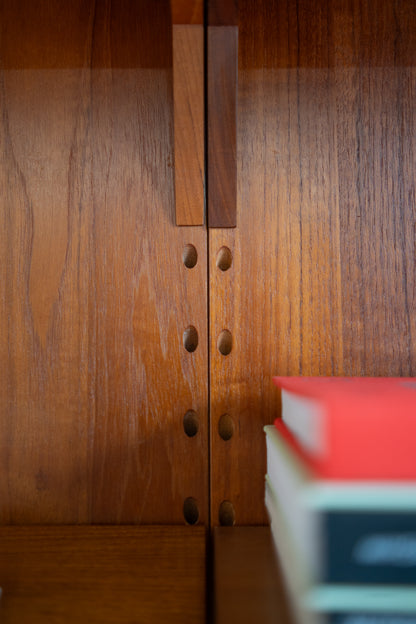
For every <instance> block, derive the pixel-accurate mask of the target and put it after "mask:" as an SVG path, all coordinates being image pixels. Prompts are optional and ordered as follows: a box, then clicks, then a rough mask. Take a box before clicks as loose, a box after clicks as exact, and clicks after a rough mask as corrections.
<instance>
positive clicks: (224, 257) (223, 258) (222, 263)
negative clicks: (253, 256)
mask: <svg viewBox="0 0 416 624" xmlns="http://www.w3.org/2000/svg"><path fill="white" fill-rule="evenodd" d="M232 263H233V255H232V253H231V251H230V250H229V249H228V247H221V249H220V250H219V252H218V253H217V267H218V268H219V269H220V270H221V271H228V269H229V268H230V267H231V265H232Z"/></svg>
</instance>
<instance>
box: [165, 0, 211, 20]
mask: <svg viewBox="0 0 416 624" xmlns="http://www.w3.org/2000/svg"><path fill="white" fill-rule="evenodd" d="M170 9H171V15H172V24H203V23H204V0H170Z"/></svg>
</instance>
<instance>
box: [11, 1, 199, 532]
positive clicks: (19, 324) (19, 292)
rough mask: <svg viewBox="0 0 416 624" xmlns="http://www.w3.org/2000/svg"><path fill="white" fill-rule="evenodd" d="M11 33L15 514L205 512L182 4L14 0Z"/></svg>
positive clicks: (96, 518)
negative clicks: (178, 57)
mask: <svg viewBox="0 0 416 624" xmlns="http://www.w3.org/2000/svg"><path fill="white" fill-rule="evenodd" d="M0 31H1V32H0V60H1V71H0V110H1V118H0V521H1V522H3V523H10V524H15V523H39V522H41V523H77V522H88V523H89V522H93V523H97V522H98V523H104V522H109V523H126V522H133V523H150V522H158V523H183V522H184V518H183V505H184V501H186V500H187V499H188V498H190V499H191V500H190V501H188V507H187V509H188V514H190V515H189V518H190V519H191V521H195V520H196V519H197V514H199V521H200V522H205V521H206V520H207V517H208V516H207V514H208V451H207V449H208V434H207V411H208V407H207V406H208V394H207V386H208V377H207V370H208V354H207V312H206V310H207V287H206V284H207V269H206V232H205V230H204V228H203V227H193V228H178V227H176V226H175V216H174V188H173V169H172V163H173V136H172V125H173V123H172V122H173V101H172V58H171V24H170V15H169V3H168V2H137V1H136V0H122V1H121V2H109V1H107V0H103V1H102V2H101V1H100V2H93V1H88V0H87V1H85V0H79V1H78V0H75V1H74V2H67V3H62V2H58V1H57V2H48V3H46V4H45V3H37V2H31V1H29V0H27V1H26V0H19V1H17V2H16V1H15V0H1V3H0ZM188 244H192V245H193V246H194V247H195V249H196V250H197V254H198V260H197V263H196V265H195V266H194V267H193V268H191V269H190V268H187V267H186V266H185V264H184V261H183V251H184V248H185V246H186V245H188ZM189 326H193V327H195V329H196V331H197V334H198V345H197V348H196V349H195V350H194V351H187V350H186V349H185V348H184V344H183V335H184V332H185V331H186V329H187V328H188V327H189ZM193 346H195V345H194V344H193V345H191V347H190V348H191V349H192V348H193ZM189 410H193V411H194V412H195V415H194V417H193V418H194V429H192V428H191V429H192V431H191V434H192V432H195V426H197V427H198V432H197V434H196V435H186V433H185V431H184V425H183V419H184V415H185V414H186V413H187V412H188V411H189ZM195 422H196V425H195ZM189 510H190V511H189Z"/></svg>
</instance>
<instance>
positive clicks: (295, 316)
mask: <svg viewBox="0 0 416 624" xmlns="http://www.w3.org/2000/svg"><path fill="white" fill-rule="evenodd" d="M239 11H240V13H239V41H240V47H239V97H238V110H239V115H238V131H237V143H238V155H237V167H238V210H237V223H238V227H237V228H236V229H235V230H234V231H227V230H211V231H210V233H209V248H210V254H209V255H210V336H211V338H210V352H211V354H212V355H211V398H210V404H211V496H212V500H211V508H212V522H213V524H218V522H219V518H218V510H219V506H220V504H221V502H222V501H224V500H228V501H230V502H231V503H232V504H233V505H234V510H235V521H236V523H237V524H244V523H247V524H250V523H261V522H264V521H265V520H266V516H265V514H264V511H263V498H264V472H265V444H264V434H263V432H262V425H263V424H265V423H270V422H272V421H273V419H274V418H275V417H276V416H277V415H278V414H279V396H278V392H277V390H276V389H275V388H274V387H273V386H272V383H271V377H272V375H274V374H281V375H342V374H344V375H376V376H378V375H387V376H393V375H415V374H416V314H415V312H416V300H415V295H416V290H415V171H416V158H415V156H416V149H415V148H416V139H415V137H416V134H415V131H416V127H415V123H416V121H415V120H416V117H415V110H414V102H415V97H416V69H415V60H416V36H415V33H416V23H415V22H416V15H415V12H414V4H413V2H411V1H410V0H407V1H406V2H401V3H400V5H398V4H397V3H395V2H393V1H392V0H388V1H386V0H377V1H376V2H372V1H371V2H370V1H369V0H363V1H362V2H358V1H357V2H349V1H347V0H342V1H341V0H340V1H339V2H336V3H333V2H330V1H329V0H321V1H320V2H316V1H315V0H299V1H298V2H296V3H295V2H292V3H290V2H288V3H286V2H277V1H274V2H269V1H266V0H265V1H264V2H260V3H259V2H254V1H252V0H241V1H240V3H239ZM224 245H225V246H228V247H229V248H230V250H231V252H232V254H233V264H232V266H231V268H230V269H229V270H228V271H225V272H223V271H221V270H219V269H218V268H217V266H216V257H217V252H218V250H219V249H220V248H221V247H222V246H224ZM223 329H228V330H229V331H230V332H231V333H232V337H233V348H232V351H231V353H230V354H229V355H227V356H223V355H221V354H220V353H219V352H218V349H217V339H218V336H219V333H220V332H221V331H222V330H223ZM225 413H227V414H229V416H230V417H231V418H232V419H233V420H234V435H233V436H232V437H231V439H229V440H223V439H221V438H220V436H219V433H218V423H219V420H220V417H221V415H222V414H225Z"/></svg>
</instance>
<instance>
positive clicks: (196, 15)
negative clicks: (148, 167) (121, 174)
mask: <svg viewBox="0 0 416 624" xmlns="http://www.w3.org/2000/svg"><path fill="white" fill-rule="evenodd" d="M171 11H172V22H173V25H172V44H173V100H174V136H175V139H174V150H175V158H174V162H175V212H176V224H177V225H203V223H204V197H205V190H204V178H205V172H204V169H205V162H204V26H203V2H202V0H198V1H196V2H195V1H194V2H183V1H177V0H176V1H174V0H171Z"/></svg>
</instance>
